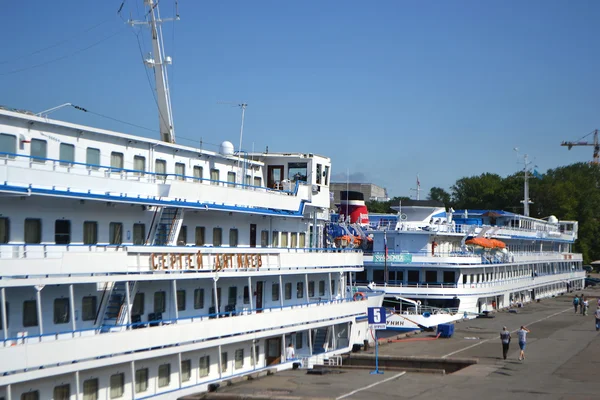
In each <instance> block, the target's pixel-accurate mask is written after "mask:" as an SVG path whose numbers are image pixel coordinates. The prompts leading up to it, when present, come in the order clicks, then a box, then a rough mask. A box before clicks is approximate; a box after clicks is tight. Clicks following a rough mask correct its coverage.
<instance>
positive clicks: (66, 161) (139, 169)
mask: <svg viewBox="0 0 600 400" xmlns="http://www.w3.org/2000/svg"><path fill="white" fill-rule="evenodd" d="M0 152H2V153H11V154H15V153H16V152H17V137H16V136H15V135H7V134H5V133H0ZM30 155H31V157H34V159H33V161H34V162H42V163H43V162H45V159H47V158H48V143H47V142H46V141H45V140H42V139H32V140H31V146H30ZM58 158H59V160H60V162H59V164H60V165H65V166H68V165H70V164H72V163H74V162H75V146H74V145H72V144H68V143H61V144H60V147H59V156H58ZM85 163H86V164H88V167H89V168H91V169H99V168H100V166H101V163H100V149H97V148H94V147H88V148H87V149H86V154H85ZM110 166H111V167H112V168H115V169H124V166H125V162H124V155H123V153H120V152H116V151H113V152H111V153H110ZM133 169H134V170H135V171H136V172H135V173H136V174H137V175H144V172H146V157H144V156H133ZM192 169H193V177H194V178H195V180H198V181H200V180H202V179H203V178H204V173H203V168H202V167H201V166H199V165H195V166H193V167H192ZM154 172H155V173H156V174H158V175H162V176H165V175H166V174H167V161H166V160H161V159H158V160H155V161H154ZM185 174H186V171H185V164H184V163H175V175H176V179H179V180H184V179H185V176H186V175H185ZM235 177H236V175H235V172H228V173H227V182H230V183H229V184H228V185H229V186H234V185H233V184H234V183H235ZM210 180H211V184H213V185H217V184H218V181H219V180H220V171H219V170H218V169H216V168H213V169H211V170H210ZM252 183H253V184H254V186H261V185H262V179H261V177H258V176H255V177H252V176H250V175H246V181H245V184H246V185H251V184H252Z"/></svg>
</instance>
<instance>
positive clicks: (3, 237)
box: [0, 217, 10, 243]
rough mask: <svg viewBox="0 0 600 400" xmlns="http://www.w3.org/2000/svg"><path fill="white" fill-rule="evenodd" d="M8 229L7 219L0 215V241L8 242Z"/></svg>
mask: <svg viewBox="0 0 600 400" xmlns="http://www.w3.org/2000/svg"><path fill="white" fill-rule="evenodd" d="M9 229H10V224H9V220H8V218H6V217H0V243H8V239H9V236H8V233H9Z"/></svg>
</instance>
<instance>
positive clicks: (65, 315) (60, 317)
mask: <svg viewBox="0 0 600 400" xmlns="http://www.w3.org/2000/svg"><path fill="white" fill-rule="evenodd" d="M67 322H69V299H54V323H55V324H66V323H67Z"/></svg>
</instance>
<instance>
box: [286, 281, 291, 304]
mask: <svg viewBox="0 0 600 400" xmlns="http://www.w3.org/2000/svg"><path fill="white" fill-rule="evenodd" d="M284 289H285V290H284V292H285V294H284V296H285V299H286V300H291V299H292V282H287V283H286V284H285V285H284Z"/></svg>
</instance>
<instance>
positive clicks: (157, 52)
mask: <svg viewBox="0 0 600 400" xmlns="http://www.w3.org/2000/svg"><path fill="white" fill-rule="evenodd" d="M144 5H145V6H147V7H148V9H149V10H148V13H147V14H146V17H148V16H150V18H149V20H147V21H134V20H132V19H130V20H129V21H127V23H128V24H129V25H131V26H135V25H146V26H149V27H150V30H151V33H152V52H153V54H149V55H148V57H147V58H145V59H144V64H146V65H147V66H148V67H150V68H153V69H154V80H155V84H156V105H157V106H158V117H159V128H160V137H161V139H162V140H163V141H164V142H167V143H175V128H174V126H173V112H172V110H171V95H170V93H169V81H168V78H167V65H170V64H171V63H172V60H171V57H169V56H165V55H164V54H165V48H164V41H163V37H162V23H163V22H168V21H178V20H179V11H178V10H177V11H176V13H177V15H176V17H175V18H165V19H162V18H161V17H160V12H159V10H158V1H157V2H156V3H155V2H154V0H144Z"/></svg>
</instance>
